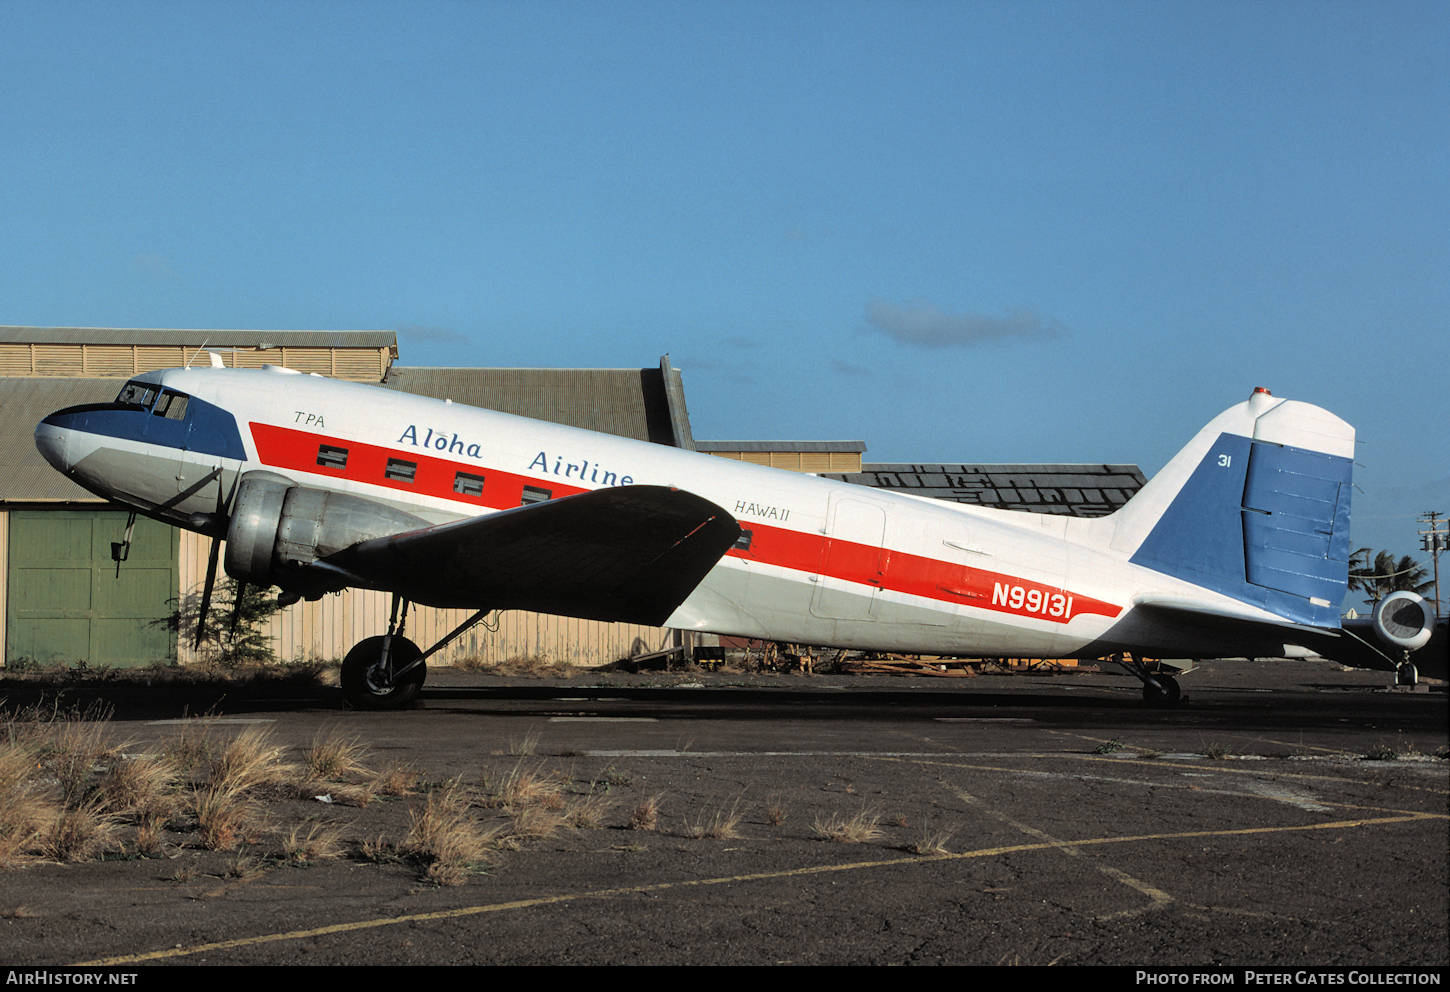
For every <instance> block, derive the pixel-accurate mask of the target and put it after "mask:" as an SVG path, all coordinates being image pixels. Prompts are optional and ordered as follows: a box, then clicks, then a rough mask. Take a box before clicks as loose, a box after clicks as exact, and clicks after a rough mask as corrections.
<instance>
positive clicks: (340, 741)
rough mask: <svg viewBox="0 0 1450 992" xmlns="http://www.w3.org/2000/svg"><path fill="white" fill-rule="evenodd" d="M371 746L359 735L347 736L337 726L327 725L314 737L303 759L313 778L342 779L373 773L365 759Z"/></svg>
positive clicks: (303, 753)
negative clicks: (363, 741)
mask: <svg viewBox="0 0 1450 992" xmlns="http://www.w3.org/2000/svg"><path fill="white" fill-rule="evenodd" d="M367 756H368V747H367V745H366V744H364V743H362V741H360V740H359V739H358V737H357V735H355V734H354V735H352V736H350V737H349V736H345V735H344V734H343V732H342V731H341V729H339V728H337V727H331V728H328V727H324V728H322V729H321V730H319V731H318V732H317V735H316V736H315V737H313V739H312V746H311V747H310V748H307V749H306V750H304V751H303V752H302V760H303V762H304V764H305V765H306V768H307V774H308V776H309V777H311V778H317V779H331V780H335V781H341V780H344V779H347V778H353V777H359V776H361V777H367V776H371V775H372V774H373V772H372V769H370V768H369V767H368V766H367V765H366V764H365V763H364V760H363V759H365V758H366V757H367Z"/></svg>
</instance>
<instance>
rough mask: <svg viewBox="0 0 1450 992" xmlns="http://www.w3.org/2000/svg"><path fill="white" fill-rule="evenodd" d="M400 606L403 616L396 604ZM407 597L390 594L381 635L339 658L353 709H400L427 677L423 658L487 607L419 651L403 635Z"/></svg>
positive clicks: (345, 692)
mask: <svg viewBox="0 0 1450 992" xmlns="http://www.w3.org/2000/svg"><path fill="white" fill-rule="evenodd" d="M400 605H401V606H402V618H401V620H400V619H399V617H398V608H399V606H400ZM408 606H409V603H408V601H407V600H406V599H403V598H402V597H401V596H399V595H397V594H396V593H395V594H394V595H393V609H392V616H391V617H390V618H389V620H388V632H387V633H386V634H384V635H382V636H381V637H369V638H366V639H365V640H362V641H359V642H358V643H357V644H356V645H354V647H353V649H352V650H351V651H349V652H348V653H347V657H346V658H344V659H343V660H342V698H343V700H344V701H345V702H346V703H347V705H349V706H351V707H352V708H353V709H356V710H395V709H401V708H402V707H404V706H406V705H407V704H408V703H411V702H412V701H413V700H414V699H416V698H417V697H418V691H419V690H420V689H422V688H423V680H424V679H426V678H427V677H428V666H427V665H426V664H425V662H426V660H427V659H428V658H429V657H430V656H431V655H434V654H436V653H437V652H439V651H441V650H442V649H443V648H445V647H447V646H448V645H449V644H451V643H453V641H454V639H456V638H457V637H459V636H460V635H462V634H464V633H466V632H467V631H468V630H469V629H471V628H472V627H474V626H475V625H476V624H478V623H479V621H481V620H483V618H484V617H486V616H488V614H489V613H490V612H491V611H490V610H479V611H478V612H477V613H475V614H474V615H473V616H471V617H469V618H468V619H467V620H465V621H463V623H461V624H459V625H458V626H457V627H455V628H454V629H453V632H452V633H450V634H449V635H448V636H447V637H445V638H443V639H442V640H441V641H439V642H438V643H437V644H435V645H433V646H432V647H431V648H429V649H428V650H427V651H422V650H420V649H419V648H418V645H416V644H414V643H413V642H412V641H410V640H408V639H407V638H406V637H404V636H403V628H404V627H405V626H406V625H407V622H408Z"/></svg>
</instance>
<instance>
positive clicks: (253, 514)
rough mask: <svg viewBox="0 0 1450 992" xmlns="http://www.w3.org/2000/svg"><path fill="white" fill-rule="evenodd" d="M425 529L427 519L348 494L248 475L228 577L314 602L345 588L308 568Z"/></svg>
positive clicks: (235, 519) (233, 525) (234, 523)
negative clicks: (352, 549)
mask: <svg viewBox="0 0 1450 992" xmlns="http://www.w3.org/2000/svg"><path fill="white" fill-rule="evenodd" d="M427 526H429V522H428V521H427V520H424V519H422V518H421V517H415V516H413V515H412V514H411V513H404V512H403V511H402V510H395V509H393V508H392V507H390V506H385V505H384V504H382V503H377V502H374V501H373V500H370V499H364V498H363V497H361V496H353V495H350V494H348V493H335V492H329V491H327V490H325V489H309V488H307V487H305V486H299V485H297V484H296V483H294V482H293V481H292V480H291V479H287V478H284V477H283V476H280V475H273V474H272V473H270V472H248V473H247V474H246V475H244V476H242V480H241V482H240V484H239V485H238V486H237V496H236V501H235V502H234V503H233V505H232V517H231V522H230V523H229V525H228V527H227V553H226V569H227V574H228V575H230V576H231V577H232V578H234V579H238V580H242V581H245V582H251V583H254V584H256V585H261V586H267V585H276V586H280V587H281V588H283V589H285V590H289V591H294V592H297V593H300V594H301V595H303V596H306V597H307V598H308V599H316V598H317V597H318V596H320V595H322V594H323V593H324V592H331V591H335V590H337V589H342V588H344V587H345V586H346V585H347V584H348V583H347V582H346V581H345V579H344V578H343V577H342V576H340V575H337V574H331V573H328V572H325V571H323V570H321V569H309V568H308V566H309V565H311V564H312V563H313V562H315V561H316V560H317V559H319V558H325V557H327V556H328V555H330V554H333V553H335V552H338V551H341V550H343V549H344V548H349V547H352V546H353V545H354V544H357V543H358V542H359V541H369V540H372V539H373V538H375V537H386V536H388V535H389V534H397V533H400V532H402V531H408V530H417V529H418V528H420V527H427Z"/></svg>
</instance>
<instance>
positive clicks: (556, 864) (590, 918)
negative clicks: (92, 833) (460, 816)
mask: <svg viewBox="0 0 1450 992" xmlns="http://www.w3.org/2000/svg"><path fill="white" fill-rule="evenodd" d="M1181 681H1182V685H1183V689H1184V691H1185V692H1186V693H1187V695H1188V702H1187V705H1185V706H1183V707H1181V708H1178V709H1173V710H1158V709H1149V708H1146V707H1144V705H1143V704H1142V702H1141V698H1140V693H1139V689H1138V685H1137V683H1136V681H1134V680H1133V679H1132V678H1131V677H1129V676H1127V675H1126V674H1122V673H1116V672H1104V673H1100V674H1074V675H1001V676H984V677H979V678H975V679H946V678H911V679H906V678H887V677H871V678H853V677H847V676H820V677H805V676H798V675H739V674H734V675H731V674H724V673H721V674H707V673H687V674H680V673H665V674H655V675H635V676H631V675H607V676H606V675H590V674H583V675H579V676H576V677H574V678H572V679H569V680H538V679H518V680H501V679H498V678H492V677H485V676H479V675H470V674H466V673H455V672H452V671H449V670H443V671H438V672H432V673H430V676H429V683H428V685H427V686H426V687H425V689H424V693H423V697H422V699H421V701H420V703H419V704H418V705H417V706H416V707H415V708H413V709H411V710H408V711H404V712H395V713H357V712H351V711H345V710H343V709H341V707H340V700H339V698H338V694H337V692H336V690H331V689H320V690H318V689H312V690H301V691H296V692H293V693H291V694H279V693H276V692H272V691H261V690H255V691H247V690H237V689H227V690H225V694H224V695H222V693H221V690H216V689H205V688H194V687H193V688H187V689H182V690H177V689H172V688H166V689H157V690H154V691H148V690H144V689H141V690H137V689H125V690H122V689H115V688H112V689H109V690H108V689H107V688H106V687H101V688H100V689H98V690H95V691H96V692H97V693H99V694H101V695H104V696H106V697H107V698H108V701H110V702H111V703H113V704H114V705H115V707H116V710H115V714H114V716H113V717H112V720H111V723H112V727H113V730H114V732H115V733H116V734H117V736H118V737H121V738H124V739H126V740H128V741H129V742H131V743H130V744H129V745H128V747H129V748H132V749H135V750H137V751H143V752H144V751H146V750H147V749H148V748H153V747H155V746H159V744H160V743H162V742H164V741H165V740H166V739H167V737H168V735H173V734H175V733H176V732H177V725H176V723H174V722H167V721H174V720H175V719H176V718H179V717H182V716H183V715H187V714H189V715H194V714H197V713H203V712H207V711H208V710H210V711H211V713H212V715H213V722H212V724H211V726H212V730H213V732H214V733H216V734H218V735H222V736H225V735H227V734H232V733H236V732H238V731H239V730H241V729H243V728H246V727H266V728H269V729H270V731H271V732H272V734H273V735H275V737H276V738H277V739H278V740H280V741H282V742H285V743H287V744H289V745H290V746H291V747H293V748H294V749H296V750H297V751H299V752H300V749H302V748H304V747H307V746H308V745H309V744H311V743H312V742H313V741H314V739H315V738H316V736H317V735H318V733H319V732H320V731H321V732H329V731H339V730H340V731H343V732H345V733H347V734H351V735H356V736H357V738H358V739H359V740H360V741H362V742H365V743H366V744H367V746H368V747H369V749H370V752H371V753H370V759H369V760H370V761H373V762H385V761H399V762H402V763H405V764H407V765H408V766H411V767H412V768H413V769H414V770H415V771H416V772H417V774H418V777H419V779H420V780H421V781H422V782H423V783H425V786H426V784H428V783H431V784H432V785H433V787H434V788H436V787H437V786H438V784H439V783H442V782H445V781H447V780H449V779H455V778H456V779H457V780H458V781H459V783H460V787H461V788H463V789H465V790H466V791H469V792H470V794H472V795H474V796H475V797H482V796H484V795H485V794H486V793H487V791H488V789H489V788H490V784H491V783H492V784H496V783H498V782H499V781H501V780H503V779H506V778H508V777H509V776H510V775H511V774H517V773H518V772H519V771H520V770H526V771H530V772H533V773H536V774H538V775H540V776H553V778H554V780H555V781H558V782H564V783H567V785H566V787H565V792H566V796H567V798H568V799H569V801H571V802H577V801H580V800H581V799H582V798H583V797H589V796H596V797H599V798H598V802H597V809H596V812H598V814H599V816H598V819H597V821H596V822H594V823H590V824H587V825H582V826H571V827H564V828H561V829H558V830H554V831H551V832H540V835H537V836H528V837H522V838H521V839H520V840H519V841H518V842H517V843H515V844H513V845H511V849H508V850H504V851H501V852H499V853H498V855H497V856H496V857H495V858H493V859H492V861H491V867H490V868H489V870H488V871H487V873H485V874H476V875H471V876H469V877H468V878H467V879H466V880H465V881H464V883H463V884H459V885H443V886H440V885H435V884H430V883H428V882H426V881H424V880H422V879H421V877H420V873H419V871H418V869H417V867H416V866H415V865H409V864H404V863H387V862H385V861H378V860H367V859H364V858H360V857H358V856H356V855H354V856H351V857H349V856H343V857H336V858H328V859H319V860H316V861H312V862H307V863H303V864H300V865H287V864H284V863H282V862H280V861H278V860H277V859H275V858H273V859H269V858H268V856H267V854H266V851H267V850H268V845H269V844H275V838H276V836H280V834H281V833H282V832H284V831H285V829H286V827H287V825H288V824H292V825H295V824H297V823H308V822H324V823H327V824H330V825H333V826H335V827H336V828H337V829H338V830H339V831H341V835H342V836H343V837H344V838H345V840H346V842H347V844H348V845H349V849H350V850H353V851H356V849H357V848H358V847H359V846H360V845H362V844H364V843H366V842H367V841H369V840H378V839H382V838H389V837H391V838H398V837H401V836H402V834H403V833H404V832H405V831H406V829H407V825H408V823H409V822H410V819H409V818H410V816H411V815H412V814H413V811H416V810H417V809H418V808H420V806H421V804H422V803H423V801H424V800H423V794H422V793H419V794H417V795H414V796H412V797H409V798H406V799H397V800H393V801H382V800H379V801H374V802H371V803H368V804H366V805H351V806H349V805H343V804H341V803H338V802H333V803H323V802H320V801H318V800H316V799H314V798H310V797H303V796H296V797H284V798H277V797H274V798H273V801H272V802H271V803H270V805H269V809H268V816H269V817H270V821H271V822H272V823H273V824H274V827H273V828H272V833H271V834H270V835H268V836H263V837H261V838H259V839H258V842H257V844H256V845H254V848H253V850H252V852H251V854H250V855H247V854H245V853H244V856H243V857H242V858H239V857H238V855H237V854H235V853H226V852H216V851H204V850H201V849H199V846H198V845H197V844H195V843H194V841H193V839H191V838H190V837H188V836H187V835H185V834H184V833H178V834H177V835H176V836H174V837H173V838H172V842H171V844H170V845H169V846H168V848H167V850H166V852H165V857H163V858H159V859H145V860H110V861H103V862H102V861H91V862H84V863H79V864H35V865H30V866H27V867H19V868H10V869H6V870H3V871H0V963H3V964H6V965H10V966H24V967H34V966H63V965H78V964H104V965H109V966H111V967H113V968H116V967H119V968H122V969H123V970H124V969H135V968H140V967H142V966H153V965H173V966H194V965H234V964H251V965H299V964H316V965H334V964H341V965H404V964H433V965H440V964H441V965H453V964H490V965H495V964H529V965H536V964H580V965H602V964H730V965H736V964H873V965H889V964H986V965H1000V964H1020V965H1048V964H1056V965H1059V966H1062V965H1096V964H1109V965H1120V966H1121V965H1129V966H1140V967H1142V966H1149V967H1151V966H1241V967H1246V966H1259V967H1273V966H1279V967H1287V966H1341V967H1343V966H1361V967H1362V966H1376V965H1378V966H1385V965H1396V966H1417V967H1433V966H1439V967H1443V966H1445V965H1446V964H1447V963H1450V950H1447V948H1450V939H1447V919H1450V906H1447V893H1450V886H1447V853H1450V851H1447V849H1450V830H1447V823H1446V821H1447V796H1450V761H1447V759H1446V757H1445V755H1446V748H1447V744H1450V741H1447V715H1450V712H1447V705H1446V704H1447V697H1446V693H1445V686H1444V685H1442V684H1440V685H1435V686H1432V687H1430V689H1431V691H1428V692H1417V693H1411V692H1395V691H1389V690H1388V688H1387V681H1388V677H1387V676H1386V675H1385V674H1383V673H1374V672H1356V671H1342V670H1340V669H1339V668H1338V666H1335V665H1332V664H1328V663H1324V662H1309V661H1279V662H1244V661H1237V662H1208V663H1205V665H1204V666H1203V667H1202V668H1200V669H1199V670H1198V671H1196V672H1194V673H1191V674H1189V675H1188V676H1186V677H1185V678H1184V679H1182V680H1181ZM218 695H222V698H220V699H217V698H215V697H216V696H218ZM653 797H658V800H657V801H658V810H659V814H658V819H657V821H656V822H655V823H654V825H653V827H654V829H629V824H630V820H631V817H632V816H633V815H634V814H635V811H637V810H639V809H640V808H641V807H642V806H644V805H646V804H647V803H648V801H649V800H650V799H651V798H653ZM513 815H514V814H513V813H511V812H509V811H505V810H501V809H499V808H496V807H494V806H491V805H489V804H488V803H487V802H485V801H483V799H482V798H477V801H476V802H475V804H474V806H473V807H472V808H471V811H470V816H472V817H475V818H477V820H479V821H480V822H484V823H491V824H496V825H499V826H500V827H502V826H505V825H509V824H513V825H514V826H516V825H517V820H516V819H510V817H511V816H513ZM853 825H854V827H856V828H858V829H857V833H858V834H860V836H854V837H843V838H840V839H828V838H829V837H830V836H831V835H839V834H843V833H845V834H849V833H850V832H851V831H850V828H851V827H852V826H853ZM866 827H870V828H873V829H870V830H862V829H860V828H866ZM711 833H715V834H717V836H708V835H709V834H711ZM702 834H703V835H705V836H700V835H702ZM269 838H270V839H269ZM243 861H245V862H246V863H245V864H243V863H242V862H243Z"/></svg>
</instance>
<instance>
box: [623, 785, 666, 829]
mask: <svg viewBox="0 0 1450 992" xmlns="http://www.w3.org/2000/svg"><path fill="white" fill-rule="evenodd" d="M664 798H665V794H664V793H663V792H656V793H655V794H654V795H652V796H650V797H649V798H648V799H644V800H641V801H640V803H639V804H638V805H637V806H635V807H634V811H633V812H631V813H630V814H629V823H628V824H627V826H628V827H629V829H631V830H656V829H658V828H659V824H660V803H661V802H663V801H664Z"/></svg>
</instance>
